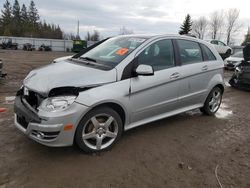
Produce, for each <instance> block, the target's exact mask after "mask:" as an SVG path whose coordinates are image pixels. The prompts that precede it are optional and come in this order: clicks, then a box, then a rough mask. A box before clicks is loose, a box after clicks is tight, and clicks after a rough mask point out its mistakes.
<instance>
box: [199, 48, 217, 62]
mask: <svg viewBox="0 0 250 188" xmlns="http://www.w3.org/2000/svg"><path fill="white" fill-rule="evenodd" d="M200 45H201V48H202V50H203V53H204V59H205V61H214V60H216V57H215V56H214V54H213V53H212V52H211V50H210V49H209V48H208V47H206V46H205V45H203V44H200Z"/></svg>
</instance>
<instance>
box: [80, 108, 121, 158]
mask: <svg viewBox="0 0 250 188" xmlns="http://www.w3.org/2000/svg"><path fill="white" fill-rule="evenodd" d="M122 130H123V124H122V120H121V118H120V116H119V114H118V113H117V112H116V111H114V110H113V109H111V108H109V107H101V108H96V109H94V110H92V111H90V112H89V113H87V114H86V115H85V116H84V117H83V119H82V120H81V121H80V124H79V125H78V127H77V129H76V134H75V142H76V144H77V145H78V146H79V147H80V148H81V149H82V150H83V151H85V152H86V153H93V152H98V151H103V150H107V149H109V148H111V147H112V146H113V145H114V144H115V143H116V142H117V141H118V140H119V138H120V137H121V134H122Z"/></svg>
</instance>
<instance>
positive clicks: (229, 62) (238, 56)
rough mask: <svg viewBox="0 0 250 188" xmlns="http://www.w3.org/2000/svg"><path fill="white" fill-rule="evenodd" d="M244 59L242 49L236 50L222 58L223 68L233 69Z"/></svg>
mask: <svg viewBox="0 0 250 188" xmlns="http://www.w3.org/2000/svg"><path fill="white" fill-rule="evenodd" d="M242 60H244V58H243V51H239V52H236V53H235V54H233V55H231V56H230V57H228V58H226V59H225V60H224V65H225V69H228V70H234V69H235V68H236V67H237V66H238V65H239V64H240V63H241V62H242Z"/></svg>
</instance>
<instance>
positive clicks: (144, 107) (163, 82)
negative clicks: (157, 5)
mask: <svg viewBox="0 0 250 188" xmlns="http://www.w3.org/2000/svg"><path fill="white" fill-rule="evenodd" d="M138 64H146V65H151V66H152V67H153V69H154V75H152V76H137V77H134V78H131V94H130V104H131V109H132V112H131V116H130V117H131V123H135V122H138V121H140V120H143V119H147V118H152V117H154V116H155V117H156V116H157V115H161V114H164V113H168V112H170V111H173V110H175V109H176V104H177V101H178V95H179V93H178V91H179V86H180V85H179V79H180V76H181V75H180V73H179V70H180V67H178V66H176V65H175V58H174V48H173V44H172V40H170V39H165V40H159V41H156V42H154V43H152V44H150V45H149V46H148V47H146V48H145V49H144V50H143V51H142V52H141V53H140V54H139V56H138Z"/></svg>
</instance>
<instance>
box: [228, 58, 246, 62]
mask: <svg viewBox="0 0 250 188" xmlns="http://www.w3.org/2000/svg"><path fill="white" fill-rule="evenodd" d="M242 60H243V58H241V57H229V58H227V59H226V61H233V62H241V61H242Z"/></svg>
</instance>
